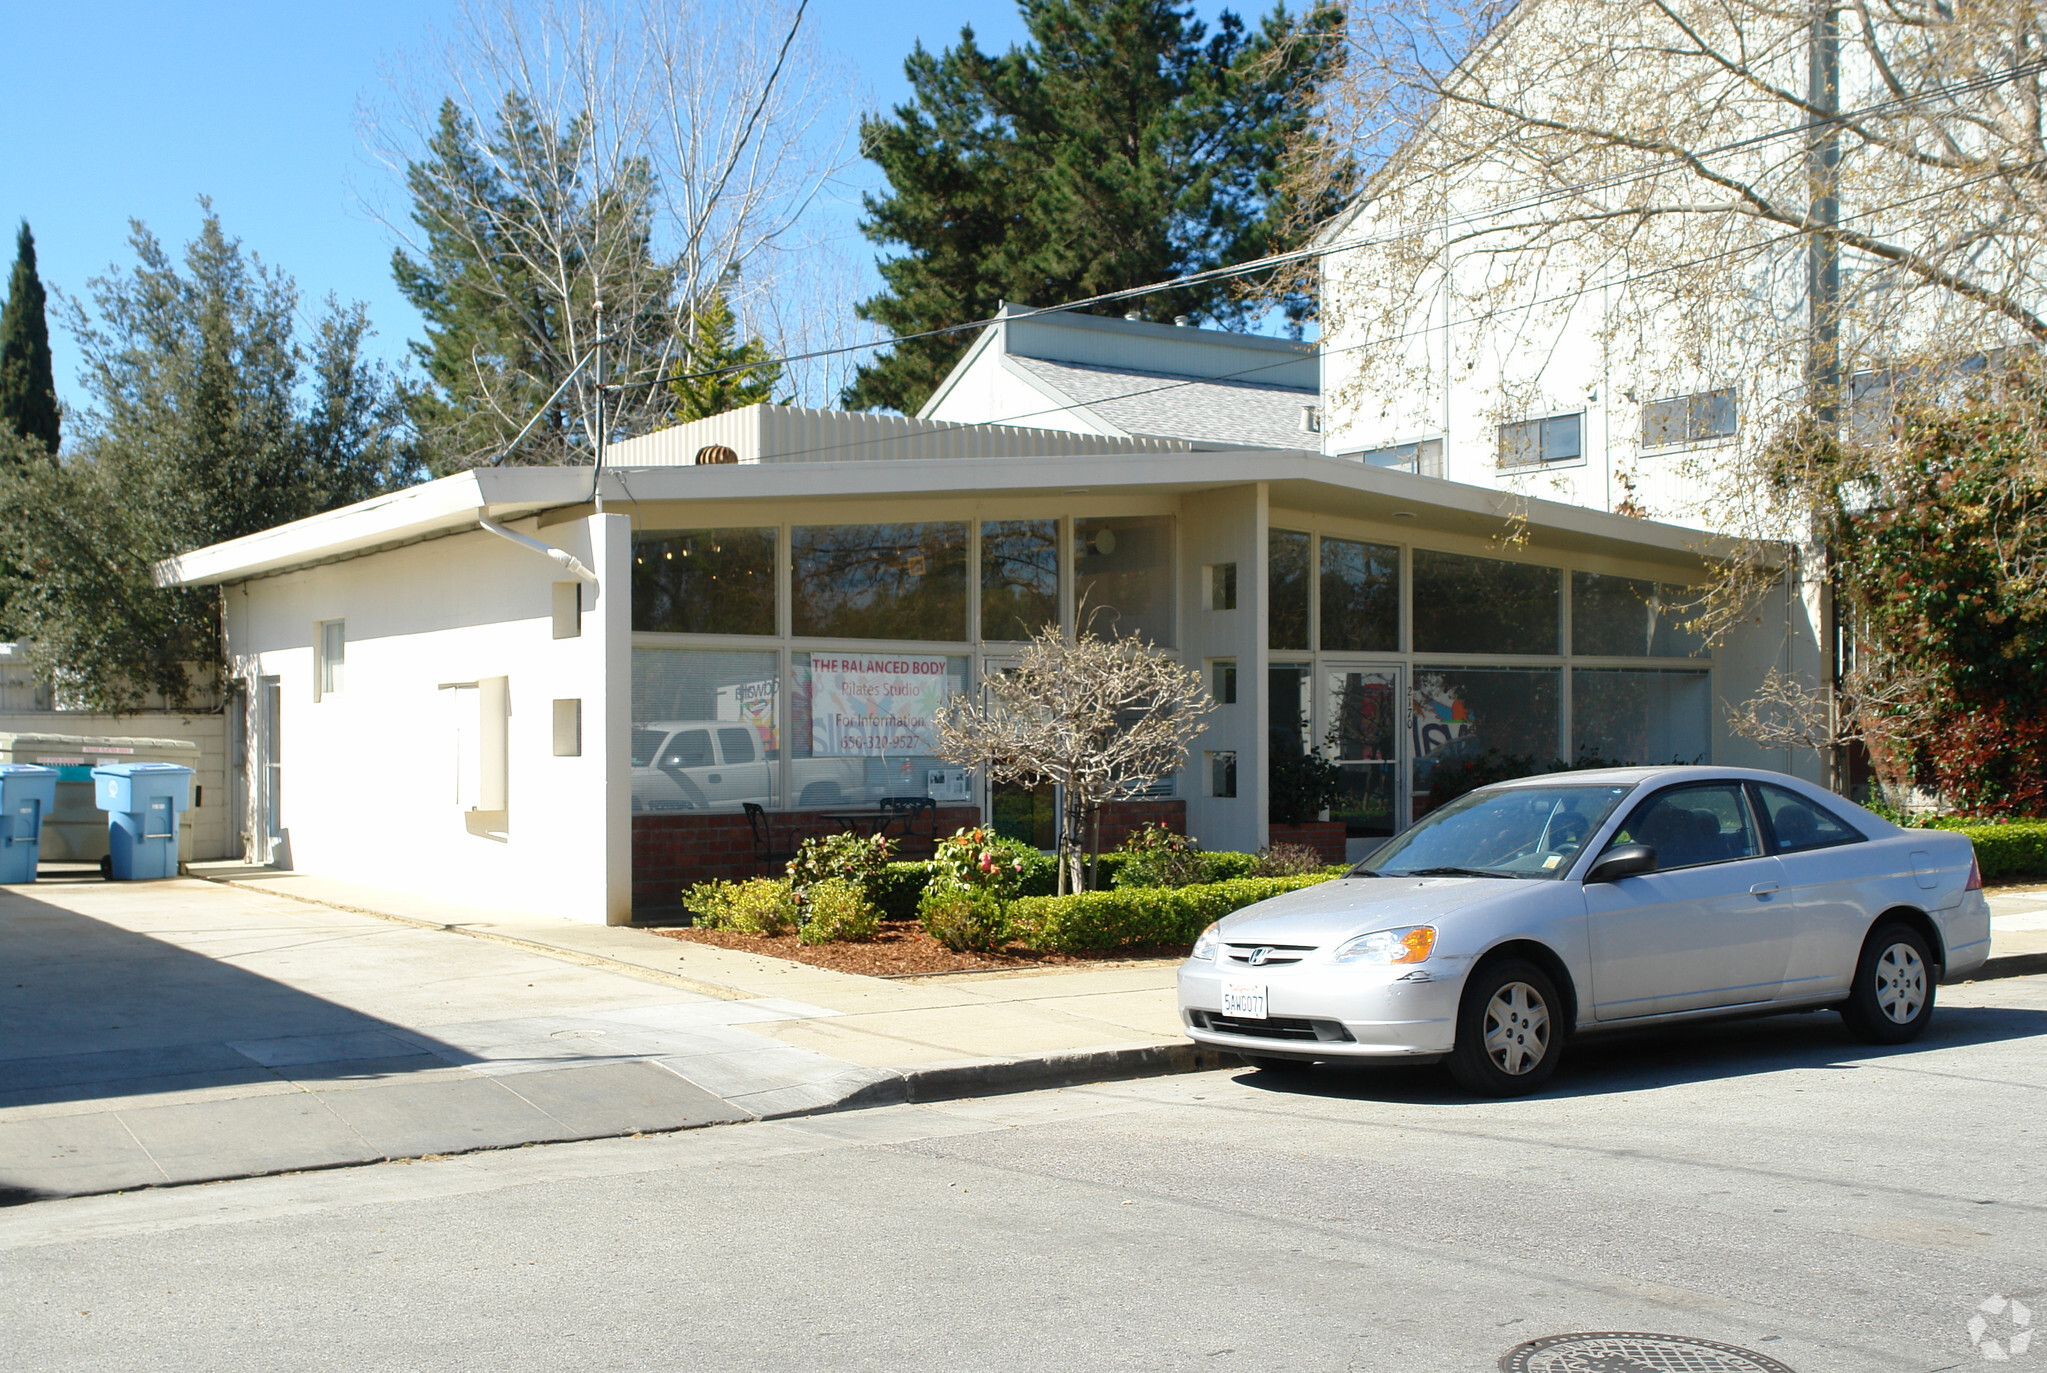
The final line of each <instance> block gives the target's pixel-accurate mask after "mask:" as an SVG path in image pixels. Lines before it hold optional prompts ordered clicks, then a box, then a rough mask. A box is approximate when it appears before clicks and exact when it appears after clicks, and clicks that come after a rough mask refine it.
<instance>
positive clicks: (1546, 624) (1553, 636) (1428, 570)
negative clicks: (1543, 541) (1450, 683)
mask: <svg viewBox="0 0 2047 1373" xmlns="http://www.w3.org/2000/svg"><path fill="white" fill-rule="evenodd" d="M1562 622H1563V592H1562V577H1561V576H1560V574H1559V573H1558V571H1557V569H1556V568H1553V567H1535V566H1531V565H1529V564H1527V563H1510V562H1503V561H1501V560H1500V559H1498V558H1473V557H1467V556H1465V555H1464V554H1461V553H1436V552H1431V551H1429V550H1427V549H1420V548H1418V549H1416V550H1415V553H1414V650H1415V652H1417V653H1557V652H1560V651H1561V647H1560V640H1561V639H1562V634H1561V633H1560V627H1561V625H1562ZM1552 747H1554V745H1552Z"/></svg>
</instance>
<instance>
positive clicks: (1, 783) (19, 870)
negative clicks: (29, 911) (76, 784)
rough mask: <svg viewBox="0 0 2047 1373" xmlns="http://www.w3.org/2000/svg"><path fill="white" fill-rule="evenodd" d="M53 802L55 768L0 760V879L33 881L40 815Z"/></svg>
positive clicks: (40, 832)
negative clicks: (0, 761) (1, 761)
mask: <svg viewBox="0 0 2047 1373" xmlns="http://www.w3.org/2000/svg"><path fill="white" fill-rule="evenodd" d="M56 804H57V769H55V768H44V767H37V766H36V765H35V764H34V763H0V883H15V882H33V881H35V880H36V860H37V859H38V858H40V857H41V856H42V848H43V817H44V816H46V815H48V814H49V813H50V811H51V809H52V808H54V807H55V806H56Z"/></svg>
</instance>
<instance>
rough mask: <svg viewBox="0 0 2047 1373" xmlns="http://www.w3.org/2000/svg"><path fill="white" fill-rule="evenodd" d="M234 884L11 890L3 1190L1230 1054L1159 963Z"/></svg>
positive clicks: (334, 887)
mask: <svg viewBox="0 0 2047 1373" xmlns="http://www.w3.org/2000/svg"><path fill="white" fill-rule="evenodd" d="M236 880H237V885H236V886H227V885H222V884H220V883H219V882H204V881H195V880H191V879H178V880H172V881H165V882H152V883H146V884H143V883H137V884H125V883H122V884H110V883H104V882H100V881H98V880H97V879H96V878H95V879H85V878H75V879H70V880H59V881H47V880H46V881H44V882H39V883H38V884H37V885H36V886H34V887H28V888H4V889H0V966H4V968H5V969H6V971H7V972H8V973H9V974H10V976H9V977H8V978H7V979H5V981H6V983H11V984H12V985H0V1200H5V1199H13V1200H27V1199H34V1198H37V1197H45V1196H58V1195H71V1194H78V1193H85V1192H100V1191H112V1190H125V1189H128V1188H134V1187H143V1186H151V1185H162V1184H166V1183H183V1182H197V1181H206V1180H211V1179H219V1178H227V1177H243V1176H251V1175H255V1174H261V1173H268V1172H280V1171H297V1170H302V1169H307V1168H318V1167H331V1166H343V1165H348V1164H356V1163H366V1162H373V1161H377V1160H380V1159H393V1158H406V1157H416V1156H420V1155H429V1154H442V1153H452V1152H459V1151H463V1150H468V1149H477V1148H498V1147H506V1146H511V1145H518V1144H526V1143H535V1142H541V1141H556V1140H567V1139H587V1138H595V1137H601V1136H605V1135H616V1134H629V1133H637V1132H648V1131H660V1130H673V1129H681V1128H687V1127H690V1126H696V1125H705V1124H712V1123H716V1122H721V1121H734V1120H750V1119H765V1118H774V1117H780V1116H789V1115H801V1114H809V1113H814V1112H817V1111H829V1110H837V1109H844V1108H847V1107H851V1106H861V1105H868V1104H881V1103H887V1102H901V1101H909V1100H931V1099H937V1098H940V1097H946V1096H959V1095H968V1094H978V1093H981V1092H984V1091H988V1090H1011V1089H1015V1088H1017V1087H1022V1086H1032V1085H1048V1084H1051V1083H1054V1082H1059V1081H1088V1080H1098V1079H1100V1078H1104V1077H1127V1076H1134V1075H1139V1074H1143V1073H1146V1072H1158V1071H1166V1070H1170V1069H1173V1068H1177V1067H1192V1066H1203V1065H1205V1066H1215V1065H1216V1064H1217V1063H1220V1062H1223V1061H1225V1060H1223V1059H1222V1058H1220V1057H1219V1056H1217V1055H1214V1054H1197V1053H1196V1052H1195V1051H1194V1048H1193V1046H1192V1045H1190V1044H1187V1043H1186V1042H1185V1041H1184V1040H1183V1039H1181V1038H1180V1036H1179V1034H1178V1032H1177V1023H1176V1021H1175V1018H1174V1014H1173V1004H1172V991H1171V975H1172V970H1171V966H1170V965H1165V964H1151V965H1133V966H1123V967H1110V968H1102V969H1096V970H1091V971H1085V972H1081V973H1073V974H1054V975H1050V976H1044V977H1037V978H1012V977H998V978H994V979H988V980H977V979H964V980H950V981H947V982H943V983H932V982H911V983H902V982H889V981H884V980H880V979H874V978H864V977H854V976H849V975H846V974H841V973H833V972H829V971H826V970H822V969H815V968H809V967H805V966H802V965H798V964H791V963H786V962H783V961H781V960H778V959H768V958H755V957H752V956H749V955H745V954H736V953H729V952H726V951H724V950H719V949H711V948H706V947H704V946H700V945H686V944H682V943H679V942H678V941H676V940H672V939H664V938H661V937H659V936H657V935H653V934H651V933H649V932H647V931H644V930H631V929H604V928H602V927H593V926H581V925H575V924H571V923H568V922H537V921H504V920H501V919H496V918H493V916H492V913H490V912H480V911H473V910H462V909H459V908H454V907H442V906H430V905H425V904H421V903H418V902H410V901H405V900H403V899H394V898H392V897H391V896H390V895H389V894H384V893H377V892H375V891H373V890H371V889H367V888H361V887H354V886H348V885H345V884H338V883H326V882H321V881H319V880H318V879H310V878H297V877H293V876H291V875H288V874H260V875H257V874H242V875H240V876H238V878H237V879H236ZM286 890H290V891H291V892H292V896H291V897H289V898H287V897H286V896H284V895H283V894H282V893H283V892H284V891H286ZM379 907H382V908H384V909H378V908H379ZM461 936H467V937H461ZM813 1021H819V1022H821V1021H831V1022H834V1028H833V1029H832V1030H830V1031H827V1032H824V1033H817V1032H806V1030H805V1029H804V1026H805V1025H806V1023H807V1022H813Z"/></svg>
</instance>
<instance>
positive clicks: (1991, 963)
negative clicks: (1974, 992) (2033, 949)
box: [1962, 953, 2047, 982]
mask: <svg viewBox="0 0 2047 1373" xmlns="http://www.w3.org/2000/svg"><path fill="white" fill-rule="evenodd" d="M2035 973H2047V953H2014V954H2006V955H2005V956H2004V957H2003V958H1991V959H1986V960H1984V963H1983V966H1982V967H1980V968H1978V969H1976V970H1975V971H1974V972H1972V973H1969V974H1968V975H1967V976H1966V977H1964V978H1963V979H1962V981H1964V982H1991V981H1995V980H1996V979H1997V978H2000V977H2031V976H2033V975H2034V974H2035Z"/></svg>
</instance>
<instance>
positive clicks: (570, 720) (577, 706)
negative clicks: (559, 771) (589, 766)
mask: <svg viewBox="0 0 2047 1373" xmlns="http://www.w3.org/2000/svg"><path fill="white" fill-rule="evenodd" d="M554 756H555V757H557V758H580V757H582V756H583V702H582V698H581V697H575V698H571V699H567V700H563V699H559V698H557V699H556V701H555V703H554Z"/></svg>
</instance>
